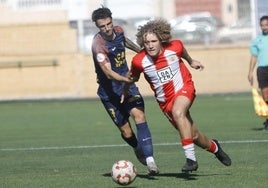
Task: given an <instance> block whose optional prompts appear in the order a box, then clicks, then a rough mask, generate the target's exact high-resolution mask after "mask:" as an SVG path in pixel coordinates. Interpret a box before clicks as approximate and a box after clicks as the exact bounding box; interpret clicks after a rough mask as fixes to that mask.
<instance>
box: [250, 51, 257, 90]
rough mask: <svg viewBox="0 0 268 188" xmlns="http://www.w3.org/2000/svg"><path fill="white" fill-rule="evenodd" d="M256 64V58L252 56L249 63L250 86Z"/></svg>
mask: <svg viewBox="0 0 268 188" xmlns="http://www.w3.org/2000/svg"><path fill="white" fill-rule="evenodd" d="M256 63H257V56H255V55H252V56H251V58H250V62H249V71H248V81H249V83H250V85H251V86H252V85H253V71H254V68H255V66H256Z"/></svg>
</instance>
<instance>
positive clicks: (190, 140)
mask: <svg viewBox="0 0 268 188" xmlns="http://www.w3.org/2000/svg"><path fill="white" fill-rule="evenodd" d="M192 143H194V139H193V138H183V139H181V145H182V146H187V145H189V144H192Z"/></svg>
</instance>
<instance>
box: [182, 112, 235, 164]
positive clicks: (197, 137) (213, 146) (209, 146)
mask: <svg viewBox="0 0 268 188" xmlns="http://www.w3.org/2000/svg"><path fill="white" fill-rule="evenodd" d="M187 117H188V119H189V121H190V122H191V124H192V134H193V139H194V143H195V144H196V145H197V146H199V147H201V148H203V149H205V150H207V151H209V152H211V153H214V154H215V156H216V157H217V159H218V160H219V161H220V162H221V163H223V164H224V165H225V166H230V165H231V163H232V162H231V159H230V157H229V156H228V155H227V154H226V153H225V152H224V151H223V150H222V148H221V146H220V144H219V142H218V141H217V140H215V139H210V138H208V137H207V136H206V135H205V134H203V133H201V132H199V130H198V129H197V127H196V125H195V124H194V123H193V120H192V118H191V115H190V113H188V115H187Z"/></svg>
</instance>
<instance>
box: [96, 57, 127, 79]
mask: <svg viewBox="0 0 268 188" xmlns="http://www.w3.org/2000/svg"><path fill="white" fill-rule="evenodd" d="M97 59H98V62H99V65H100V68H101V70H102V71H103V72H104V74H105V75H106V77H107V78H108V79H110V80H117V81H120V82H132V80H130V79H129V77H125V76H121V75H120V74H118V73H116V72H115V71H113V70H112V67H111V63H110V62H109V60H108V58H107V57H106V56H105V55H104V54H102V53H99V54H97Z"/></svg>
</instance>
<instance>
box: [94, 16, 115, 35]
mask: <svg viewBox="0 0 268 188" xmlns="http://www.w3.org/2000/svg"><path fill="white" fill-rule="evenodd" d="M96 25H97V27H98V28H99V29H100V32H101V33H102V34H103V35H104V36H105V37H107V38H109V37H112V36H113V21H112V18H109V17H108V18H104V19H98V20H97V21H96Z"/></svg>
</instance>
